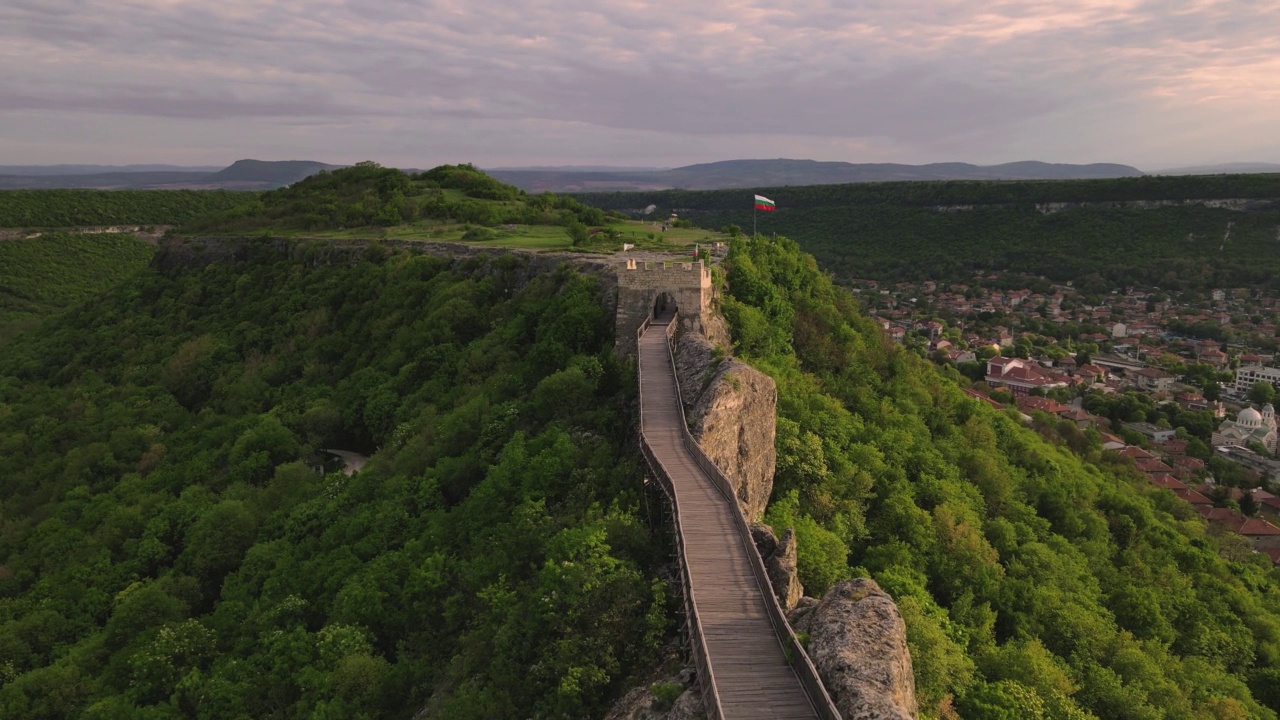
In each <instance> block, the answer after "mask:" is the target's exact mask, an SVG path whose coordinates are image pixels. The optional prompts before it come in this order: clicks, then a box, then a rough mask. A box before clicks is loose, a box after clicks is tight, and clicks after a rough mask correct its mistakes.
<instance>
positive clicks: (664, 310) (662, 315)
mask: <svg viewBox="0 0 1280 720" xmlns="http://www.w3.org/2000/svg"><path fill="white" fill-rule="evenodd" d="M675 314H676V299H675V298H674V297H672V295H671V293H666V292H663V293H658V297H657V299H655V300H654V301H653V319H654V320H669V319H670V318H671V317H672V316H674V315H675Z"/></svg>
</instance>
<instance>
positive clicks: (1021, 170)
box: [487, 159, 1143, 192]
mask: <svg viewBox="0 0 1280 720" xmlns="http://www.w3.org/2000/svg"><path fill="white" fill-rule="evenodd" d="M487 172H488V173H489V174H490V175H492V176H494V177H496V178H498V179H499V180H501V181H503V182H506V183H510V184H512V185H515V186H516V187H518V188H520V189H522V190H525V191H527V192H542V191H547V190H550V191H553V192H590V191H610V190H664V189H669V188H680V189H683V190H727V189H734V188H751V187H769V186H779V185H835V184H839V183H851V182H884V181H894V180H899V181H910V180H1084V179H1102V178H1116V177H1138V176H1141V175H1142V174H1143V172H1142V171H1141V170H1139V169H1137V168H1135V167H1132V166H1129V165H1120V164H1116V163H1093V164H1088V165H1072V164H1066V163H1046V162H1039V161H1035V160H1027V161H1022V162H1011V163H1003V164H1000V165H986V166H983V165H973V164H971V163H962V162H946V163H929V164H927V165H904V164H900V163H847V162H823V161H818V160H788V159H776V160H724V161H721V162H713V163H702V164H698V165H688V166H685V167H678V168H673V169H671V170H647V171H589V170H579V169H574V168H562V169H557V168H551V169H505V170H489V171H487Z"/></svg>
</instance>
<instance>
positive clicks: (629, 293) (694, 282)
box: [616, 258, 712, 354]
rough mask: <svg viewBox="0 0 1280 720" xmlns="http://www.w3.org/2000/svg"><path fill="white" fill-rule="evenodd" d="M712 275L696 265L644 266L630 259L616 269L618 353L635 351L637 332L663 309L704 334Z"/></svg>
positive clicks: (673, 262)
mask: <svg viewBox="0 0 1280 720" xmlns="http://www.w3.org/2000/svg"><path fill="white" fill-rule="evenodd" d="M711 294H712V289H711V271H710V270H709V269H708V268H707V266H706V265H705V264H703V262H702V261H701V260H698V261H695V262H677V261H667V262H643V261H638V260H635V259H634V258H629V259H627V260H626V262H625V263H624V264H622V265H621V266H620V267H619V268H618V315H617V320H616V322H617V324H616V328H617V335H618V341H617V350H618V352H619V353H622V354H632V353H635V351H636V330H638V329H640V324H641V323H643V322H644V320H645V318H647V317H649V315H650V313H653V312H654V311H655V310H661V309H663V308H666V309H668V310H670V309H672V306H673V305H674V309H675V310H676V311H677V312H678V313H679V315H680V325H681V326H682V327H685V328H689V329H692V330H698V331H702V330H703V325H704V322H705V320H706V318H708V317H709V313H710V311H711Z"/></svg>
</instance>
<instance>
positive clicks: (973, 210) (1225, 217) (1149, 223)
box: [575, 175, 1280, 289]
mask: <svg viewBox="0 0 1280 720" xmlns="http://www.w3.org/2000/svg"><path fill="white" fill-rule="evenodd" d="M759 192H761V193H763V194H765V195H766V196H768V197H769V198H771V199H773V200H775V201H776V202H777V207H778V210H777V212H774V213H760V214H759V215H758V217H757V221H758V225H757V227H758V230H759V232H761V233H763V234H766V235H768V234H774V233H776V234H779V235H786V236H788V237H791V238H793V239H794V240H796V241H797V242H799V243H800V244H801V246H802V247H804V248H805V250H807V251H808V252H811V253H813V255H814V256H815V257H817V259H818V261H819V262H820V263H822V266H823V267H824V268H826V269H828V270H830V271H832V272H835V273H836V274H837V276H839V277H841V278H855V277H866V278H876V279H880V280H918V279H926V278H931V279H935V280H960V281H962V280H965V279H968V278H970V277H972V275H973V273H974V272H977V271H991V270H1016V271H1019V272H1028V273H1034V274H1042V275H1045V276H1047V277H1049V278H1052V279H1055V280H1064V281H1065V280H1074V279H1078V278H1081V277H1084V276H1086V275H1089V274H1092V273H1097V274H1098V275H1099V276H1101V277H1102V278H1104V279H1106V281H1107V282H1109V283H1112V284H1114V285H1117V286H1120V285H1127V284H1146V285H1157V286H1160V287H1166V288H1175V289H1176V288H1203V287H1231V286H1240V285H1249V284H1272V285H1274V284H1275V283H1277V282H1280V281H1278V280H1276V278H1277V277H1280V255H1278V254H1277V253H1276V252H1275V248H1276V245H1277V241H1278V239H1280V202H1273V201H1274V200H1276V199H1280V175H1222V176H1202V177H1140V178H1117V179H1112V180H1069V181H1065V180H1064V181H1038V182H1033V181H1018V182H991V181H986V182H972V181H955V182H909V183H867V184H858V185H824V186H810V187H778V188H766V189H762V190H760V191H759ZM575 197H578V198H579V199H581V200H583V201H584V202H586V203H588V204H591V205H595V206H597V207H601V208H603V209H606V210H618V211H627V212H632V213H635V212H637V211H639V210H640V209H642V208H644V207H646V206H647V205H649V204H655V205H657V206H658V209H659V212H660V213H661V212H665V211H666V210H668V209H671V210H674V211H676V212H678V213H679V214H680V216H681V217H682V218H685V219H690V220H693V221H694V222H695V223H697V224H699V225H702V226H704V227H714V228H720V227H723V226H726V225H730V224H736V225H738V226H739V227H742V228H747V229H749V228H751V226H752V210H751V207H752V203H751V195H750V193H749V191H707V192H687V191H664V192H649V193H595V194H584V195H577V196H575ZM1188 200H1240V201H1246V202H1242V203H1236V204H1235V209H1227V208H1225V207H1208V206H1205V205H1202V204H1188V205H1182V204H1181V203H1183V202H1184V201H1188ZM1250 201H1251V202H1250ZM1144 205H1145V207H1144ZM1228 229H1230V232H1229V233H1228Z"/></svg>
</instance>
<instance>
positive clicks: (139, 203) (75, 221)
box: [0, 190, 257, 228]
mask: <svg viewBox="0 0 1280 720" xmlns="http://www.w3.org/2000/svg"><path fill="white" fill-rule="evenodd" d="M256 195H257V193H247V192H230V191H227V190H0V227H4V228H70V227H83V226H98V225H176V224H179V223H184V222H188V221H190V220H193V219H195V218H198V217H203V216H205V215H208V214H209V213H213V212H219V211H222V210H226V209H228V208H232V207H235V206H237V205H243V204H244V203H246V202H249V201H251V200H252V199H253V198H254V197H255V196H256Z"/></svg>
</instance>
